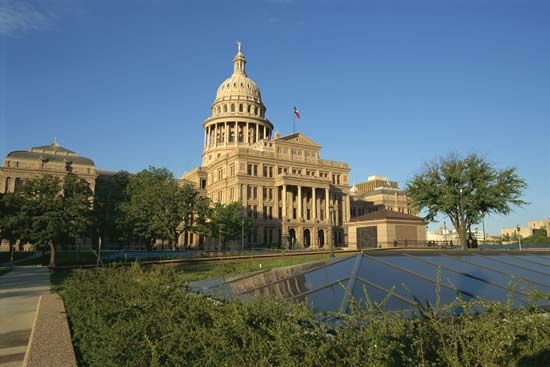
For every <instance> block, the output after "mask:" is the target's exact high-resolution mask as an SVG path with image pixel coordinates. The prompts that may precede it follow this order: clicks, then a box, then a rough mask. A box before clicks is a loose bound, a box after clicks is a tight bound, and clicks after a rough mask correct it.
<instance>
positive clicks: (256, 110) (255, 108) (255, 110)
mask: <svg viewBox="0 0 550 367" xmlns="http://www.w3.org/2000/svg"><path fill="white" fill-rule="evenodd" d="M254 114H255V115H258V107H254Z"/></svg>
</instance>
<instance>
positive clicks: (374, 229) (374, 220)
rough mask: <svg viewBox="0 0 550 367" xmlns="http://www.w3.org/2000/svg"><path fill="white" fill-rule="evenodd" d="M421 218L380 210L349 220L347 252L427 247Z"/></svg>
mask: <svg viewBox="0 0 550 367" xmlns="http://www.w3.org/2000/svg"><path fill="white" fill-rule="evenodd" d="M426 225H427V223H426V222H424V221H423V220H422V219H421V218H419V217H417V216H414V215H410V214H405V213H400V212H396V211H392V210H387V209H380V210H376V211H373V212H370V213H368V214H365V215H362V216H359V217H355V218H352V219H351V221H350V223H349V225H348V233H349V235H348V237H349V248H350V249H368V248H388V247H419V246H426Z"/></svg>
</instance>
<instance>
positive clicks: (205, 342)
mask: <svg viewBox="0 0 550 367" xmlns="http://www.w3.org/2000/svg"><path fill="white" fill-rule="evenodd" d="M61 293H62V296H63V298H64V300H65V304H66V308H67V313H68V316H69V322H70V325H71V330H72V335H73V342H74V345H75V349H76V352H77V355H78V358H79V365H82V366H105V367H107V366H240V367H241V366H242V367H246V366H322V367H330V366H483V367H485V366H516V365H518V366H547V365H549V364H550V338H549V335H550V318H548V317H546V316H547V315H545V314H537V313H536V312H535V310H534V309H533V308H529V307H528V308H525V309H521V310H512V309H510V308H508V307H507V306H506V305H499V304H494V303H483V304H482V305H481V304H476V305H473V304H471V303H462V304H459V303H461V301H459V300H458V301H457V304H455V305H453V306H452V307H464V308H472V307H474V306H475V307H477V308H479V307H481V306H482V307H484V308H485V310H486V311H485V312H483V313H481V314H477V313H475V312H465V313H462V314H459V315H456V316H453V317H449V316H441V315H440V313H439V312H437V311H434V310H424V311H423V312H422V313H421V316H420V317H414V318H406V317H402V316H403V315H400V314H396V313H389V312H384V311H383V310H382V309H381V308H380V307H376V306H377V305H374V304H372V305H371V307H369V308H368V310H367V311H365V310H363V309H361V308H359V307H358V306H357V305H353V306H352V312H351V313H350V314H347V315H343V316H342V315H338V317H339V320H340V321H341V322H338V323H325V322H321V321H320V318H319V317H318V315H315V314H313V313H312V312H311V311H310V310H309V309H308V308H307V307H305V306H304V305H301V304H290V303H287V302H284V301H280V300H277V299H268V298H258V299H256V300H252V301H251V302H247V303H241V302H239V301H230V302H219V301H215V300H212V299H209V298H207V297H206V296H204V295H198V294H193V293H189V292H187V291H186V290H185V287H184V286H183V284H182V282H181V279H180V276H179V275H178V272H176V271H174V270H172V269H166V268H160V267H157V268H152V269H151V270H149V271H146V270H143V269H142V268H140V267H139V266H137V265H135V266H133V267H130V268H107V269H105V270H102V271H76V272H74V273H73V274H72V275H71V276H69V277H68V279H66V280H65V281H64V283H63V288H62V290H61ZM329 316H335V315H329Z"/></svg>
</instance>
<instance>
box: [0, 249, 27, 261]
mask: <svg viewBox="0 0 550 367" xmlns="http://www.w3.org/2000/svg"><path fill="white" fill-rule="evenodd" d="M32 255H34V252H30V251H29V252H27V251H17V252H14V253H13V259H14V260H19V259H24V258H26V257H29V256H32ZM10 260H11V256H10V253H9V252H0V264H2V263H7V262H10Z"/></svg>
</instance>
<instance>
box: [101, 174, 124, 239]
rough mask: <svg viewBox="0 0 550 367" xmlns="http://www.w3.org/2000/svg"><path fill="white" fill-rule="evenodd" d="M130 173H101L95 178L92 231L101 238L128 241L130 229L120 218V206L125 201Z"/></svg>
mask: <svg viewBox="0 0 550 367" xmlns="http://www.w3.org/2000/svg"><path fill="white" fill-rule="evenodd" d="M129 181H130V174H129V173H128V172H125V171H120V172H117V173H115V174H114V175H112V176H108V175H103V176H100V177H98V178H97V180H96V184H95V192H94V208H93V212H94V232H95V236H96V237H99V238H102V239H103V240H105V239H107V238H108V239H109V240H111V241H129V240H130V238H129V237H131V229H130V228H129V227H128V223H126V222H124V221H123V220H122V213H121V210H120V206H121V205H122V203H124V202H126V201H127V199H128V197H127V194H126V186H127V185H128V182H129Z"/></svg>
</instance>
